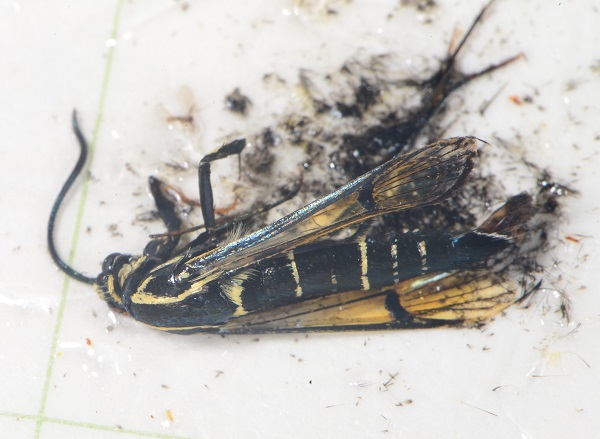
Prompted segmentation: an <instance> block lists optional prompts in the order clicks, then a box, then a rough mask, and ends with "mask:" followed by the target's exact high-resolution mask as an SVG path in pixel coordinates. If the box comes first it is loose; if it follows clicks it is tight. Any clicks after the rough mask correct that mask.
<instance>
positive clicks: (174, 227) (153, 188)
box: [144, 177, 181, 261]
mask: <svg viewBox="0 0 600 439" xmlns="http://www.w3.org/2000/svg"><path fill="white" fill-rule="evenodd" d="M148 181H149V183H150V193H151V194H152V197H153V198H154V203H155V204H156V209H157V210H158V215H159V216H160V219H161V220H162V222H163V223H164V224H165V226H166V228H167V232H168V233H167V234H165V235H162V236H160V237H157V238H155V239H152V240H151V241H150V242H149V243H148V244H147V245H146V247H145V248H144V255H145V256H149V257H153V258H157V259H158V260H161V261H165V260H167V259H168V258H169V257H171V255H172V253H173V251H174V250H175V248H176V247H177V244H178V243H179V238H180V235H179V234H176V233H175V234H173V233H171V232H176V231H178V230H180V229H181V218H180V217H179V215H178V214H177V209H176V202H175V201H174V200H172V199H170V198H169V197H168V196H167V195H166V193H167V191H166V190H164V188H163V186H165V184H164V183H163V182H162V181H160V180H159V179H158V178H155V177H150V178H149V179H148Z"/></svg>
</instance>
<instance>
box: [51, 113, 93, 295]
mask: <svg viewBox="0 0 600 439" xmlns="http://www.w3.org/2000/svg"><path fill="white" fill-rule="evenodd" d="M72 119H73V122H72V123H73V131H74V132H75V136H76V137H77V140H78V141H79V146H80V148H81V152H80V153H79V159H78V160H77V163H76V164H75V167H74V168H73V170H72V171H71V174H70V175H69V178H67V181H65V184H64V185H63V187H62V189H61V190H60V192H59V194H58V196H57V197H56V200H55V201H54V205H53V206H52V210H51V211H50V218H49V219H48V250H49V251H50V256H52V259H53V260H54V262H55V263H56V265H58V267H59V268H60V269H61V270H62V271H64V272H65V274H66V275H67V276H69V277H72V278H73V279H76V280H78V281H80V282H84V283H86V284H94V282H95V281H96V278H95V277H89V276H86V275H84V274H83V273H80V272H79V271H77V270H75V269H74V268H73V267H71V266H70V265H69V264H67V263H66V262H65V261H63V260H62V259H61V257H60V256H59V255H58V253H57V252H56V246H55V245H54V223H55V222H56V215H57V214H58V209H60V205H61V204H62V202H63V200H64V199H65V196H66V195H67V192H69V189H71V186H73V183H74V182H75V180H76V179H77V177H78V176H79V174H81V170H82V169H83V167H84V166H85V161H86V159H87V154H88V149H89V147H88V144H87V142H86V140H85V138H84V137H83V134H82V133H81V130H80V129H79V122H78V121H77V111H75V110H73V118H72Z"/></svg>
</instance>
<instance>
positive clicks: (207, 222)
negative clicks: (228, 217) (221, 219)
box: [198, 139, 246, 237]
mask: <svg viewBox="0 0 600 439" xmlns="http://www.w3.org/2000/svg"><path fill="white" fill-rule="evenodd" d="M245 147H246V139H237V140H234V141H233V142H229V143H226V144H225V145H223V146H221V147H220V148H219V149H218V150H217V151H215V152H213V153H210V154H207V155H205V156H204V157H203V158H202V160H200V164H199V165H198V189H199V192H200V209H201V210H202V218H203V219H204V227H205V229H206V232H207V233H208V235H209V236H210V237H212V236H214V235H215V230H216V226H217V223H216V219H215V207H214V198H213V191H212V184H211V182H210V164H211V163H212V162H214V161H215V160H220V159H223V158H226V157H229V156H231V155H235V154H240V153H241V152H242V150H243V149H244V148H245Z"/></svg>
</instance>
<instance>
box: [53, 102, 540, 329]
mask: <svg viewBox="0 0 600 439" xmlns="http://www.w3.org/2000/svg"><path fill="white" fill-rule="evenodd" d="M73 129H74V131H75V134H76V136H77V139H78V141H79V144H80V150H81V154H80V157H79V160H78V162H77V165H76V166H75V168H74V169H73V171H72V173H71V175H70V176H69V178H68V179H67V181H66V183H65V185H64V186H63V188H62V190H61V192H60V194H59V196H58V198H57V199H56V202H55V204H54V206H53V209H52V212H51V215H50V219H49V224H48V246H49V249H50V253H51V255H52V257H53V259H54V261H55V262H56V263H57V265H58V266H59V267H60V268H61V269H62V270H63V271H64V272H65V273H66V274H67V275H69V276H71V277H73V278H75V279H77V280H79V281H82V282H86V283H89V284H93V285H94V287H95V289H96V291H97V293H98V295H99V296H100V297H101V298H102V299H103V300H105V301H106V302H107V303H108V304H109V306H110V307H111V308H113V309H115V310H117V311H120V312H123V313H126V314H129V315H130V316H131V317H133V318H134V319H135V320H137V321H139V322H141V323H143V324H145V325H148V326H150V327H153V328H156V329H160V330H163V331H168V332H173V333H178V334H190V333H197V332H207V333H221V334H232V333H266V332H288V331H340V330H375V329H396V328H398V329H400V328H423V327H434V326H441V325H460V324H472V323H477V322H480V321H483V320H485V319H488V318H490V317H492V316H493V315H495V314H497V313H498V312H500V311H502V310H503V309H505V308H506V307H508V306H510V305H511V304H512V303H514V302H515V301H516V300H518V286H517V285H516V284H515V283H514V282H512V281H510V280H507V279H505V276H503V275H502V272H501V270H498V269H494V268H493V267H497V266H499V265H502V263H503V261H505V260H506V259H507V258H509V256H503V255H506V254H508V255H510V253H511V252H510V248H511V247H512V246H514V245H515V244H516V242H517V241H518V236H519V233H520V230H521V226H522V225H523V224H524V223H525V222H526V221H527V220H528V219H529V217H530V215H531V200H530V197H529V196H528V195H524V194H523V195H519V196H516V197H513V198H512V199H510V200H509V201H508V202H507V203H506V204H505V205H504V206H502V207H501V208H500V209H498V210H497V211H495V212H494V213H492V214H491V215H490V217H489V218H488V219H487V220H485V221H484V222H483V223H482V224H481V225H480V226H479V227H477V228H476V229H474V230H467V231H465V232H463V233H459V234H449V233H445V232H443V231H419V232H414V233H400V232H398V231H394V230H390V231H389V232H388V233H386V234H383V235H382V234H376V235H375V236H369V234H368V232H367V233H356V234H355V235H354V236H352V237H351V238H347V239H341V240H335V239H332V238H331V235H332V234H334V233H335V232H338V231H340V230H342V229H345V228H348V227H354V226H358V225H361V224H364V223H365V222H368V221H369V220H371V219H373V218H376V217H378V216H381V215H384V214H386V213H391V212H398V211H401V210H405V209H413V208H418V207H422V206H427V205H431V204H435V203H439V202H441V201H443V200H445V199H447V198H448V197H450V196H451V195H452V194H454V193H455V192H456V191H458V190H460V188H461V187H462V186H463V184H464V183H465V181H466V179H467V178H468V175H469V173H470V171H471V169H472V168H473V166H474V159H475V157H476V154H477V145H478V143H479V140H478V139H476V138H474V137H455V138H450V139H445V140H439V141H437V142H435V143H432V144H430V145H428V146H426V147H424V148H422V149H419V150H416V151H413V152H410V153H407V154H399V155H397V156H395V157H394V158H392V159H391V160H389V161H387V162H386V163H384V164H382V165H380V166H378V167H376V168H374V169H373V170H371V171H369V172H367V173H365V174H364V175H362V176H361V177H359V178H357V179H355V180H353V181H351V182H350V183H348V184H346V185H345V186H343V187H341V188H339V189H338V190H336V191H334V192H332V193H331V194H329V195H327V196H325V197H322V198H320V199H317V200H315V201H313V202H312V203H310V204H308V205H306V206H305V207H303V208H301V209H299V210H297V211H295V212H293V213H291V214H289V215H287V216H284V217H283V218H281V219H279V220H278V221H275V222H274V223H272V224H270V225H268V226H266V227H263V228H261V229H259V230H257V231H254V232H252V233H249V234H247V235H245V236H243V237H241V238H238V239H234V240H232V241H227V239H226V235H227V233H228V232H230V231H231V230H232V229H234V228H235V227H236V222H235V221H232V222H230V223H225V224H219V223H218V222H217V221H216V219H215V211H214V207H213V194H212V186H211V184H210V164H211V162H213V161H214V160H218V159H222V158H225V157H227V156H230V155H233V154H239V153H240V152H241V150H242V149H243V148H244V146H245V141H244V140H243V139H239V140H235V141H233V142H231V143H227V144H225V145H223V146H222V147H221V148H219V149H218V150H217V151H216V152H215V153H212V154H209V155H207V156H205V157H204V158H203V159H202V161H201V162H200V165H199V172H198V174H199V188H200V204H201V209H202V214H203V217H204V227H205V231H203V232H202V233H199V234H198V236H197V237H196V238H194V239H193V240H192V241H191V242H189V243H188V244H186V245H184V246H182V247H181V246H179V241H180V237H181V233H179V232H180V228H181V219H180V218H179V217H178V214H177V211H176V205H175V202H174V201H173V200H172V199H170V198H169V197H168V196H167V195H166V193H165V191H164V190H163V186H164V185H163V183H162V182H160V181H159V180H158V179H156V178H153V177H151V178H150V188H151V193H152V195H153V196H154V199H155V202H156V207H157V210H158V213H159V215H160V217H161V218H162V221H163V222H164V224H165V226H166V228H167V231H168V233H166V234H164V235H160V236H158V237H157V238H154V239H152V240H151V241H150V242H149V243H148V245H147V246H146V248H145V249H144V251H143V252H142V254H141V255H130V254H122V253H113V254H111V255H109V256H107V257H106V259H105V260H104V262H103V264H102V272H101V273H100V274H99V275H98V276H97V277H96V278H92V277H88V276H86V275H84V274H82V273H80V272H78V271H76V270H75V269H73V268H72V267H70V266H69V265H68V264H67V263H66V262H64V261H63V260H62V259H61V258H60V256H59V255H58V253H57V251H56V248H55V243H54V238H53V235H54V232H53V231H54V223H55V220H56V215H57V213H58V210H59V207H60V204H61V202H62V200H63V199H64V196H65V194H66V193H67V191H68V190H69V188H70V186H71V185H72V184H73V182H74V181H75V179H76V177H77V175H78V174H79V173H80V172H81V170H82V169H83V166H84V163H85V160H86V155H87V149H88V147H87V142H86V140H85V138H84V136H83V134H82V133H81V130H80V128H79V124H78V122H77V118H76V114H75V113H74V114H73Z"/></svg>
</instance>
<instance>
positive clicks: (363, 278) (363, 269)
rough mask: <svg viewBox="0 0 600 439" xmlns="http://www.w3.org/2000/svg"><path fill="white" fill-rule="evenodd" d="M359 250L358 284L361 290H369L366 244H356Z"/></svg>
mask: <svg viewBox="0 0 600 439" xmlns="http://www.w3.org/2000/svg"><path fill="white" fill-rule="evenodd" d="M358 247H359V248H360V283H361V285H362V289H363V290H365V291H366V290H370V289H371V285H370V284H369V278H368V276H367V275H368V273H369V261H368V260H367V243H366V242H365V241H364V240H362V241H360V242H359V243H358Z"/></svg>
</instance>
